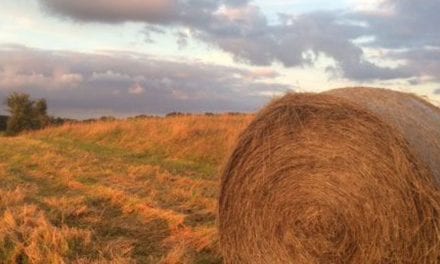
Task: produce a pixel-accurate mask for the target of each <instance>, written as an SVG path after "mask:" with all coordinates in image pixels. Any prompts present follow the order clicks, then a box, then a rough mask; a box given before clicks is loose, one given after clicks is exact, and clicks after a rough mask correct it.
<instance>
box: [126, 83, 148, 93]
mask: <svg viewBox="0 0 440 264" xmlns="http://www.w3.org/2000/svg"><path fill="white" fill-rule="evenodd" d="M128 92H129V93H131V94H143V93H145V89H144V87H142V86H141V85H140V84H139V83H135V84H133V85H132V86H131V87H130V88H129V89H128Z"/></svg>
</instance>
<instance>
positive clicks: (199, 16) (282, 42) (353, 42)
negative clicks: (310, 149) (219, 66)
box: [40, 0, 440, 82]
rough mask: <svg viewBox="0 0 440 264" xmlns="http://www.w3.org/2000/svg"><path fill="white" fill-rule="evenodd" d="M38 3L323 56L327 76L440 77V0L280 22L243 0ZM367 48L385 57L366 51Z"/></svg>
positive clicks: (268, 49) (241, 56)
mask: <svg viewBox="0 0 440 264" xmlns="http://www.w3.org/2000/svg"><path fill="white" fill-rule="evenodd" d="M40 2H41V3H42V4H43V6H44V7H45V8H46V9H47V10H50V11H51V12H52V13H55V14H58V15H61V16H65V17H70V18H72V19H75V20H78V21H98V22H103V23H119V22H125V21H138V22H144V23H145V27H146V33H145V34H146V38H147V39H148V41H151V39H150V38H149V37H148V36H149V35H148V32H149V28H151V27H152V26H153V28H155V29H156V30H157V29H158V28H162V30H163V29H164V28H168V27H173V29H175V30H177V34H176V36H177V39H176V41H177V42H178V43H179V45H180V46H181V47H185V45H186V43H187V42H188V39H189V38H196V39H198V40H201V41H204V42H206V43H208V44H209V45H211V46H213V47H216V48H219V49H221V50H223V51H226V52H228V53H230V54H231V55H232V56H233V57H234V59H235V60H237V61H240V62H245V63H248V64H252V65H259V66H270V65H272V64H273V63H281V64H282V65H284V66H285V67H303V66H307V65H314V64H315V63H316V62H317V61H319V59H320V58H323V57H325V58H329V59H330V60H332V61H334V65H330V66H329V67H328V68H327V72H328V73H329V76H331V77H334V78H345V79H349V80H355V81H360V82H371V81H376V80H391V79H402V78H403V79H414V78H421V77H424V75H429V76H432V77H433V78H435V79H438V77H436V76H437V74H436V73H437V72H439V70H440V68H439V66H438V64H439V63H437V61H438V60H437V51H433V50H432V48H433V47H434V48H439V47H440V31H438V30H437V25H438V24H440V16H438V13H439V12H440V2H439V1H438V0H420V1H413V0H374V1H373V2H372V1H364V0H352V1H351V2H353V4H354V5H355V7H356V8H354V9H352V10H332V11H315V12H309V13H303V14H296V15H292V14H283V13H281V14H279V19H278V21H277V22H275V21H272V20H273V19H272V20H271V21H269V20H268V18H267V17H266V15H264V12H262V10H260V8H259V7H258V6H256V5H255V4H254V3H255V2H250V1H247V0H191V1H186V0H163V1H157V0H155V1H141V0H131V1H117V0H108V1H104V0H98V1H86V0H77V1H69V0H40ZM367 2H368V3H367ZM371 3H373V4H371ZM182 29H188V30H190V31H191V34H186V33H185V32H186V31H185V30H182ZM360 39H364V41H363V42H362V41H359V40H360ZM365 39H367V40H366V41H365ZM371 49H372V50H375V51H380V52H381V53H382V56H381V57H380V58H379V59H373V58H371V54H369V52H367V51H368V50H370V51H371ZM428 54H431V55H434V58H435V60H437V61H435V60H434V59H432V58H429V57H428V58H427V57H425V56H428ZM390 62H391V64H393V65H392V66H390ZM427 62H428V63H427Z"/></svg>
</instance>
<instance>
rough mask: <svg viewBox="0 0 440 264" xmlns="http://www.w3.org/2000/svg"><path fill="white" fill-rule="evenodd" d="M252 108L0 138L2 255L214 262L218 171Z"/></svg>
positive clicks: (13, 259) (4, 258)
mask: <svg viewBox="0 0 440 264" xmlns="http://www.w3.org/2000/svg"><path fill="white" fill-rule="evenodd" d="M252 118H253V116H214V117H208V116H183V117H174V118H150V119H139V120H127V121H111V122H96V123H91V124H67V125H65V126H62V127H56V128H48V129H45V130H42V131H38V132H35V133H29V134H25V135H22V136H19V137H16V138H4V137H0V145H1V148H0V181H1V182H2V184H1V185H0V259H1V261H0V262H1V263H220V262H221V257H220V256H219V252H218V245H217V244H218V239H217V231H216V220H215V219H216V212H217V195H218V172H219V168H220V167H221V166H222V164H223V162H224V161H225V159H226V158H227V156H228V152H229V151H230V150H231V148H232V147H233V146H234V144H235V140H236V138H237V137H238V134H239V133H240V132H241V131H242V130H243V129H244V128H245V127H246V126H247V124H248V123H249V122H250V121H251V119H252Z"/></svg>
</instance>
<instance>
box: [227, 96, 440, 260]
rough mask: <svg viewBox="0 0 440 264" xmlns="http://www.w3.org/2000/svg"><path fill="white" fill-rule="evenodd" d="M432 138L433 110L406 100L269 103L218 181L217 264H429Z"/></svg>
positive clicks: (437, 197) (437, 125)
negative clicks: (220, 263) (220, 258)
mask: <svg viewBox="0 0 440 264" xmlns="http://www.w3.org/2000/svg"><path fill="white" fill-rule="evenodd" d="M415 121H417V123H416V124H414V123H413V122H415ZM439 133H440V111H439V109H437V108H435V107H434V106H432V105H430V104H429V103H427V102H424V101H423V100H421V99H418V98H416V97H414V96H413V95H408V94H404V93H398V92H391V91H387V90H381V89H366V88H355V89H340V90H334V91H331V92H327V93H324V94H289V95H286V96H284V97H283V98H281V99H279V100H277V101H274V102H273V103H271V104H270V105H268V106H267V107H266V108H265V109H263V110H262V111H261V112H260V113H259V114H258V115H257V117H256V118H255V120H254V121H253V122H252V123H251V124H250V126H249V127H248V128H247V129H246V130H245V131H244V133H243V134H242V135H241V137H240V140H239V143H238V145H237V147H236V149H235V150H234V152H233V154H232V156H231V157H230V160H229V162H228V164H227V166H226V168H225V170H224V173H223V176H222V183H221V184H222V185H221V194H220V201H219V232H220V244H221V248H222V252H223V256H224V260H225V263H257V264H258V263H439V262H440V192H439V187H438V186H439V185H438V184H437V183H436V180H438V179H440V176H439V175H438V173H439V167H438V166H439V164H440V155H438V153H439V145H438V141H439V137H440V134H439Z"/></svg>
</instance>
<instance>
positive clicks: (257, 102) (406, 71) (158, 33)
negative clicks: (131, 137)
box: [0, 0, 440, 118]
mask: <svg viewBox="0 0 440 264" xmlns="http://www.w3.org/2000/svg"><path fill="white" fill-rule="evenodd" d="M439 13H440V1H438V0H419V1H413V0H334V1H326V0H270V1H269V0H254V1H250V0H125V1H120V0H94V1H90V0H75V1H71V0H2V8H1V10H0V101H2V102H3V101H4V100H5V98H6V97H7V95H8V94H10V93H11V92H14V91H17V92H25V93H28V94H30V95H31V96H32V97H34V98H46V99H47V101H48V105H49V112H50V114H52V115H55V116H62V117H71V118H90V117H99V116H103V115H113V116H116V117H127V116H132V115H138V114H165V113H168V112H173V111H181V112H232V111H240V112H252V111H257V110H258V109H260V108H261V107H262V106H264V105H265V104H266V103H267V102H268V101H270V100H271V99H273V98H276V97H277V96H280V95H282V94H285V93H286V92H320V91H324V90H328V89H332V88H339V87H348V86H372V87H383V88H389V89H395V90H399V91H404V92H411V93H416V94H418V95H420V96H423V97H425V98H427V99H428V100H430V101H432V102H434V103H435V104H438V102H439V101H440V74H439V73H440V31H438V30H437V25H439V24H440V16H438V14H439ZM0 109H1V110H0V111H2V113H4V111H5V106H4V105H2V107H0Z"/></svg>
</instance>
